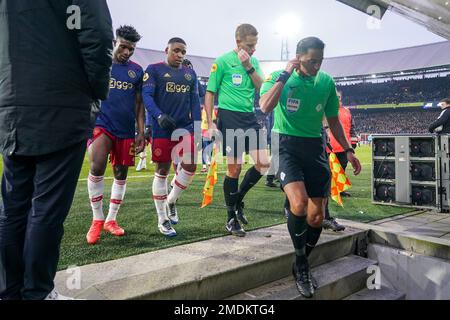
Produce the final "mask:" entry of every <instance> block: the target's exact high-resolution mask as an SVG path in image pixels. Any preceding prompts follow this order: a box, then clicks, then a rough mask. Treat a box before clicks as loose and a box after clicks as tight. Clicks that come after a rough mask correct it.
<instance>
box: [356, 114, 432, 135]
mask: <svg viewBox="0 0 450 320" xmlns="http://www.w3.org/2000/svg"><path fill="white" fill-rule="evenodd" d="M351 112H352V116H353V120H354V121H355V127H356V132H357V133H370V134H372V133H381V134H398V133H402V134H405V133H429V132H428V126H429V125H430V123H432V122H433V121H435V120H436V119H437V118H438V116H439V114H440V112H441V110H440V109H438V108H434V109H433V110H424V109H422V108H419V107H418V108H399V109H378V110H352V111H351Z"/></svg>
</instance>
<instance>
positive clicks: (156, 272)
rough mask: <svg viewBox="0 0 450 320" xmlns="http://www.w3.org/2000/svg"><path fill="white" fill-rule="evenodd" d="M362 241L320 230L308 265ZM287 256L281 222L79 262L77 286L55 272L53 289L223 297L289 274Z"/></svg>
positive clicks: (359, 236) (107, 295)
mask: <svg viewBox="0 0 450 320" xmlns="http://www.w3.org/2000/svg"><path fill="white" fill-rule="evenodd" d="M364 239H367V231H361V230H359V229H354V228H347V229H346V230H345V232H340V233H334V232H323V233H322V236H321V238H320V240H319V243H318V244H317V246H316V248H315V250H314V251H313V253H312V254H311V256H310V262H311V265H312V266H313V267H314V266H318V265H321V264H325V263H328V262H330V261H333V260H336V259H339V258H341V257H344V256H347V255H349V254H353V253H354V252H357V251H358V248H359V245H358V243H362V242H364ZM293 259H294V249H293V246H292V242H291V239H290V236H289V233H288V231H287V228H286V225H279V226H274V227H270V228H265V229H258V230H254V231H251V232H248V233H247V236H246V237H245V238H237V237H233V236H226V237H222V238H215V239H210V240H206V241H202V242H196V243H192V244H187V245H182V246H178V247H172V248H169V249H164V250H159V251H155V252H150V253H146V254H143V255H139V256H133V257H129V258H124V259H119V260H115V261H111V262H105V263H101V264H98V265H88V266H83V267H81V270H80V273H81V275H82V277H81V288H79V289H77V290H67V289H65V288H64V287H65V284H66V283H67V281H70V278H69V277H70V274H67V273H66V272H64V271H61V272H58V275H57V288H58V290H59V291H60V292H61V294H67V295H69V296H75V297H77V298H83V299H113V300H116V299H117V300H122V299H180V300H184V299H189V300H195V299H223V298H226V297H229V296H232V295H235V294H238V293H240V292H245V291H246V290H249V289H251V288H256V287H259V286H262V285H264V284H266V283H269V282H272V281H276V280H278V279H281V278H283V277H286V276H288V275H290V274H291V263H292V261H293ZM354 292H355V291H354ZM350 293H352V292H350ZM350 293H348V294H347V295H349V294H350Z"/></svg>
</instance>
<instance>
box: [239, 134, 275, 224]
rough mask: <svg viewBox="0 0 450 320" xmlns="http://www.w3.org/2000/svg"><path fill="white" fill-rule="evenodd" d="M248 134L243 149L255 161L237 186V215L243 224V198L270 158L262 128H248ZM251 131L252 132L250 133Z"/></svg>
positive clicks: (266, 168) (245, 219)
mask: <svg viewBox="0 0 450 320" xmlns="http://www.w3.org/2000/svg"><path fill="white" fill-rule="evenodd" d="M248 130H251V131H250V134H248V136H247V137H246V138H245V140H244V141H245V151H246V152H247V153H249V154H250V156H251V158H252V160H253V162H254V163H255V165H254V166H252V167H251V168H250V169H248V170H247V172H246V173H245V175H244V178H243V179H242V182H241V185H240V186H239V197H238V199H237V204H236V207H237V211H238V213H237V215H238V218H239V220H240V221H241V222H242V223H243V224H247V223H248V220H247V218H246V216H245V214H244V211H243V209H244V202H243V199H244V197H245V195H246V194H247V192H248V191H249V190H250V189H251V188H252V187H253V186H254V185H256V184H257V183H258V181H259V180H260V179H261V177H262V176H263V175H264V174H266V173H267V172H268V171H269V168H270V159H269V156H268V154H267V143H266V137H265V136H266V135H265V133H264V132H263V131H262V130H258V129H254V128H250V129H248ZM252 132H253V134H251V133H252Z"/></svg>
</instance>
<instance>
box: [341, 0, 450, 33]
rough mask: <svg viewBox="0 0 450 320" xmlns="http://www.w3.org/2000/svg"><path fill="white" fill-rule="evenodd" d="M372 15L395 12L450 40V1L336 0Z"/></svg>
mask: <svg viewBox="0 0 450 320" xmlns="http://www.w3.org/2000/svg"><path fill="white" fill-rule="evenodd" d="M337 1H339V2H342V3H344V4H346V5H348V6H350V7H352V8H354V9H356V10H359V11H361V12H364V13H366V14H368V15H370V16H372V17H375V18H378V19H380V20H381V19H383V16H384V14H385V12H386V11H387V10H390V11H392V12H395V13H397V14H399V15H401V16H403V17H405V18H407V19H409V20H411V21H413V22H415V23H418V24H420V25H422V26H424V27H425V28H427V29H428V30H429V31H431V32H433V33H435V34H437V35H440V36H441V37H444V38H445V39H447V40H450V2H449V1H447V0H337Z"/></svg>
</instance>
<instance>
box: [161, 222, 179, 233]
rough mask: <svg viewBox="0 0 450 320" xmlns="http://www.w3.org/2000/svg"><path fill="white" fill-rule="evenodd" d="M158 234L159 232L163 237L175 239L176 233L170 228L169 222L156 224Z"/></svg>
mask: <svg viewBox="0 0 450 320" xmlns="http://www.w3.org/2000/svg"><path fill="white" fill-rule="evenodd" d="M158 228H159V232H161V233H162V234H163V235H165V236H167V237H175V236H176V235H177V232H176V231H175V229H174V228H172V225H171V224H170V221H169V220H166V221H164V222H163V223H161V224H160V223H158Z"/></svg>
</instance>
